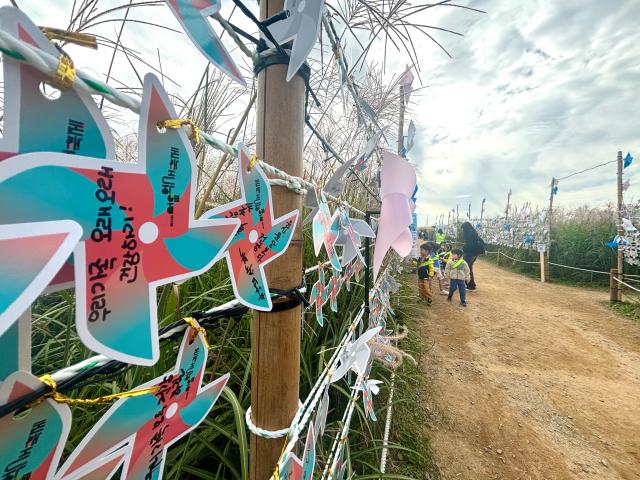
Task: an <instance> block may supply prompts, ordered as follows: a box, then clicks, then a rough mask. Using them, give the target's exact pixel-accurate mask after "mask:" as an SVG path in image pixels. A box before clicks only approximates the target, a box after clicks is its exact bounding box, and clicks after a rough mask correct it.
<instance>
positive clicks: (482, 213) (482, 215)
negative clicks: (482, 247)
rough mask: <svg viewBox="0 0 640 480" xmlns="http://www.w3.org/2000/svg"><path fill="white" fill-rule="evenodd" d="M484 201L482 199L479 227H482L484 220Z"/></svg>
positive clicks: (484, 199)
mask: <svg viewBox="0 0 640 480" xmlns="http://www.w3.org/2000/svg"><path fill="white" fill-rule="evenodd" d="M486 201H487V199H486V198H483V199H482V207H481V208H480V225H482V219H483V218H484V204H485V202H486Z"/></svg>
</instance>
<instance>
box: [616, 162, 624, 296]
mask: <svg viewBox="0 0 640 480" xmlns="http://www.w3.org/2000/svg"><path fill="white" fill-rule="evenodd" d="M617 164H618V235H619V236H620V237H622V236H623V235H624V229H623V228H622V170H623V169H624V165H623V161H622V152H620V151H619V152H618V162H617ZM617 270H618V271H617V274H618V278H620V280H624V266H623V252H622V242H618V268H617ZM616 284H617V285H616V286H617V287H618V288H617V290H616V302H620V301H622V288H621V285H620V284H618V282H616Z"/></svg>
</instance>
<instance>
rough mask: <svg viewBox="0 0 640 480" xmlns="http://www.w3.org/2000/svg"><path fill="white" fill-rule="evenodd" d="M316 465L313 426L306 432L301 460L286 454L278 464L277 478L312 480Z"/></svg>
mask: <svg viewBox="0 0 640 480" xmlns="http://www.w3.org/2000/svg"><path fill="white" fill-rule="evenodd" d="M315 463H316V435H315V433H314V431H313V424H310V425H309V429H308V430H307V440H306V441H305V444H304V456H303V457H302V460H300V458H298V456H297V455H296V454H294V453H293V452H289V453H287V454H286V455H285V456H284V457H283V458H282V459H281V460H280V461H279V463H278V478H279V479H281V480H313V470H314V468H315Z"/></svg>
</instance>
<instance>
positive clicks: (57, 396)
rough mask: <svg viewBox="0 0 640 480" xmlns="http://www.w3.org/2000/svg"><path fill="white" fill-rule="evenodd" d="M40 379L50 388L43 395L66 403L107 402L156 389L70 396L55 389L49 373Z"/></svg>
mask: <svg viewBox="0 0 640 480" xmlns="http://www.w3.org/2000/svg"><path fill="white" fill-rule="evenodd" d="M39 379H40V381H41V382H42V383H44V384H46V385H48V386H49V388H51V392H50V393H47V394H46V395H45V397H50V398H52V399H54V400H55V401H56V402H58V403H68V404H81V405H94V404H96V403H107V402H110V401H112V400H118V399H120V398H130V397H139V396H141V395H146V394H148V393H154V392H157V391H158V387H148V388H141V389H140V390H129V391H127V392H119V393H113V394H111V395H103V396H101V397H97V398H87V399H84V398H70V397H67V396H66V395H64V394H62V393H60V392H58V391H57V384H56V381H55V380H54V379H53V377H52V376H51V375H49V374H46V375H42V376H41V377H39Z"/></svg>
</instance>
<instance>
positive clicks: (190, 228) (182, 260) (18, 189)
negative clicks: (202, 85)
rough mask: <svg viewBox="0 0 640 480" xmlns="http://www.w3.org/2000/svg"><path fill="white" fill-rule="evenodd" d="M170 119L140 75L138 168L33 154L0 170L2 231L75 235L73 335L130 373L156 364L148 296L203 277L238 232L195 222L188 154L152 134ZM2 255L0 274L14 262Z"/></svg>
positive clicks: (223, 223)
mask: <svg viewBox="0 0 640 480" xmlns="http://www.w3.org/2000/svg"><path fill="white" fill-rule="evenodd" d="M175 116H176V114H175V111H174V109H173V106H172V105H171V103H170V102H169V99H168V97H167V95H166V93H165V92H164V90H163V88H162V86H161V84H160V82H159V80H158V79H157V78H156V77H155V76H153V75H147V76H146V77H145V81H144V92H143V98H142V105H141V113H140V129H139V145H138V146H139V152H138V162H137V163H123V162H116V161H111V160H96V159H95V158H91V157H83V156H79V155H70V154H64V153H37V152H36V153H29V154H23V155H18V156H14V157H11V158H9V159H7V160H5V161H3V162H1V163H0V197H1V198H3V199H4V201H5V202H6V204H7V205H9V204H10V205H12V208H11V209H8V208H5V209H2V210H0V225H10V224H16V223H23V224H24V232H23V236H24V237H25V238H32V237H33V234H32V231H33V230H32V224H33V223H42V222H60V221H66V222H75V224H77V225H78V226H79V227H80V228H81V229H82V237H81V239H80V241H79V242H78V243H77V245H76V246H75V248H74V252H73V255H74V277H75V287H76V326H77V329H78V334H79V335H80V338H81V340H82V341H83V342H84V343H85V345H86V346H87V347H88V348H90V349H92V350H94V351H96V352H99V353H102V354H104V355H107V356H109V357H111V358H114V359H116V360H120V361H123V362H127V363H132V364H137V365H152V364H154V363H155V362H156V360H157V359H158V355H159V345H158V329H157V317H156V293H155V288H156V287H157V286H158V285H163V284H166V283H170V282H174V281H178V280H184V279H187V278H190V277H193V276H195V275H199V274H200V273H203V272H205V271H206V270H208V269H209V268H210V267H211V266H212V265H213V264H214V263H215V262H216V261H217V260H218V259H219V258H220V257H221V256H222V254H223V252H224V251H225V249H226V247H227V245H228V244H229V242H230V240H231V238H232V237H233V235H234V233H235V232H236V230H237V228H238V225H239V222H238V220H235V219H229V220H224V219H216V220H194V218H193V209H194V203H195V198H194V197H195V189H194V186H193V181H194V178H193V172H194V171H195V160H194V155H193V150H192V148H191V145H190V143H189V140H188V138H187V137H186V135H185V133H184V132H183V131H182V130H180V129H168V130H166V131H161V130H159V129H158V127H157V124H158V123H159V122H161V121H163V120H166V119H171V118H175ZM4 253H5V252H2V255H0V257H1V258H0V260H2V261H0V264H2V265H3V268H7V267H4V265H7V264H9V263H12V262H15V261H16V260H14V259H13V258H12V257H10V256H8V257H5V255H4ZM21 266H22V264H20V265H18V266H17V267H11V268H12V269H13V271H17V270H18V269H19V268H20V267H21ZM29 283H31V281H29ZM16 293H17V292H16ZM25 308H26V306H22V308H21V309H22V311H24V310H25ZM2 327H3V328H4V329H6V327H7V325H6V324H3V325H2Z"/></svg>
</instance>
